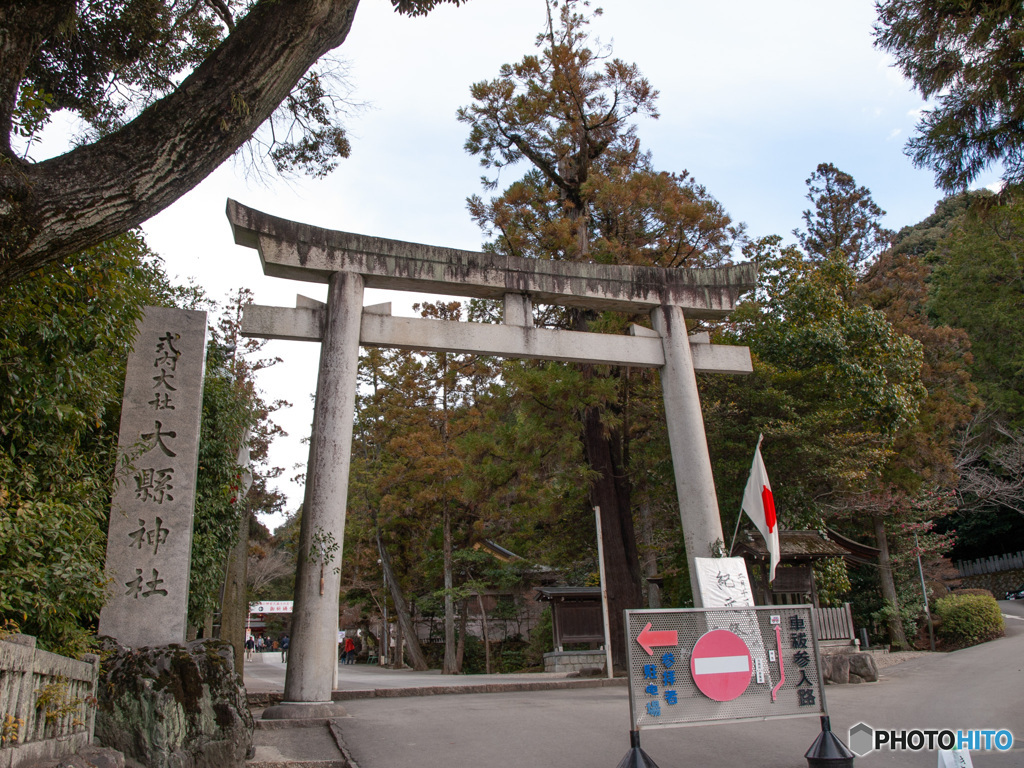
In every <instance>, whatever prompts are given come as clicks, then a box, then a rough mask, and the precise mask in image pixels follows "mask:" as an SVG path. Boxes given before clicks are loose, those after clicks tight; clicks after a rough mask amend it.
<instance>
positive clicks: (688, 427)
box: [651, 306, 725, 608]
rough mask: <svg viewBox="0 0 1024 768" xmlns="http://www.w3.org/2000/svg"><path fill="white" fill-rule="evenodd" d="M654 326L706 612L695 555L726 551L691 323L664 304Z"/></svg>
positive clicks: (696, 602)
mask: <svg viewBox="0 0 1024 768" xmlns="http://www.w3.org/2000/svg"><path fill="white" fill-rule="evenodd" d="M651 324H652V325H653V326H654V329H655V330H656V331H657V332H658V333H659V334H660V336H661V342H662V346H663V347H664V349H665V365H664V366H663V367H662V368H661V390H662V396H663V397H664V400H665V420H666V422H667V426H668V442H669V447H670V448H671V450H672V468H673V470H674V473H675V478H676V495H677V497H678V499H679V517H680V519H681V520H682V524H683V539H684V541H685V542H686V562H687V564H688V565H689V568H690V587H691V588H692V590H693V606H694V607H695V608H703V607H704V605H703V601H702V600H701V597H700V588H699V585H698V583H697V567H696V564H695V563H694V558H695V557H716V556H718V554H719V552H716V551H715V549H716V547H718V546H721V547H724V546H725V541H724V539H723V535H722V518H721V517H720V516H719V514H718V494H717V493H716V492H715V479H714V476H713V475H712V472H711V456H710V455H709V454H708V440H707V435H706V434H705V432H704V415H703V414H702V413H701V410H700V396H699V395H698V393H697V376H696V373H695V372H694V368H693V358H692V356H691V354H690V340H689V338H688V336H687V333H686V321H685V318H684V317H683V310H682V309H681V308H680V307H674V306H662V307H657V308H655V309H653V310H652V311H651Z"/></svg>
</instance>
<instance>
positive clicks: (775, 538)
mask: <svg viewBox="0 0 1024 768" xmlns="http://www.w3.org/2000/svg"><path fill="white" fill-rule="evenodd" d="M763 438H764V436H763V435H759V436H758V438H757V448H756V449H755V450H754V463H753V464H752V465H751V467H750V479H749V480H747V487H746V489H745V490H744V491H743V507H742V511H743V512H746V513H747V517H749V518H750V519H751V520H752V521H753V522H754V525H755V526H757V530H759V531H760V532H761V535H762V536H763V537H764V543H765V544H766V545H767V546H768V554H769V557H770V558H771V567H770V568H769V572H768V581H769V582H771V581H775V566H777V565H778V564H779V525H778V520H776V518H775V500H774V498H773V497H772V486H771V483H769V482H768V473H767V472H766V471H765V468H764V461H763V460H762V459H761V440H762V439H763Z"/></svg>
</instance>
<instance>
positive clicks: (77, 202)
mask: <svg viewBox="0 0 1024 768" xmlns="http://www.w3.org/2000/svg"><path fill="white" fill-rule="evenodd" d="M68 4H69V3H66V2H65V3H57V2H51V3H49V4H47V6H48V7H52V8H54V9H57V10H61V9H63V8H64V7H65V6H66V5H68ZM358 4H359V0H292V2H289V3H288V4H287V6H285V5H284V4H281V3H278V2H275V0H260V2H257V3H256V4H255V5H254V6H253V7H252V9H251V10H250V12H249V13H248V14H247V15H246V16H245V17H244V18H243V19H241V21H240V22H239V23H238V26H237V27H236V29H235V31H234V32H233V33H231V34H230V35H228V37H227V38H226V39H225V40H224V41H223V42H222V43H221V45H220V46H219V47H218V48H217V49H216V50H215V51H214V52H213V53H212V54H211V55H210V56H209V57H208V58H207V59H206V60H205V61H203V63H202V64H200V65H199V66H198V67H197V68H196V70H195V71H194V72H193V73H192V74H191V75H190V76H189V77H188V78H187V79H186V80H185V81H184V82H183V83H182V84H181V86H180V87H179V88H177V89H176V90H175V91H174V92H173V93H171V94H169V95H168V96H166V97H165V98H163V99H161V100H160V101H158V102H156V103H154V104H153V105H151V106H150V107H148V108H147V109H145V110H144V111H143V112H142V113H141V114H140V115H139V116H138V117H137V118H136V119H135V120H133V121H132V122H130V123H128V124H127V125H125V126H124V127H123V128H121V129H120V130H118V131H115V132H113V133H111V134H109V135H107V136H105V137H103V138H102V139H100V140H98V141H96V142H95V143H93V144H88V145H84V146H81V147H78V148H77V149H74V150H72V151H71V152H68V153H67V154H65V155H62V156H60V157H57V158H53V159H50V160H45V161H43V162H40V163H36V164H24V165H19V164H18V163H15V162H14V161H13V160H11V159H10V156H9V154H8V157H7V158H0V286H2V285H5V284H10V283H11V282H13V281H15V280H17V279H18V278H20V277H22V276H24V275H26V274H28V273H29V272H31V271H32V270H34V269H37V268H38V267H40V266H43V265H44V264H47V263H49V262H52V261H56V260H58V259H61V258H63V257H65V256H68V255H70V254H73V253H76V252H78V251H80V250H82V249H84V248H86V247H88V246H90V245H93V244H95V243H98V242H102V241H103V240H105V239H107V238H109V237H112V236H114V235H116V234H118V233H121V232H124V231H126V230H127V229H130V228H132V227H134V226H137V225H139V224H141V223H142V222H143V221H145V220H146V219H148V218H150V217H151V216H153V215H155V214H156V213H158V212H160V211H161V210H163V209H164V208H166V207H167V206H168V205H170V204H171V203H172V202H174V201H175V200H177V199H178V198H179V197H181V196H182V195H183V194H185V193H186V192H188V191H189V190H191V189H192V188H193V187H195V186H196V185H197V184H198V183H199V182H200V181H202V180H203V179H204V178H205V177H206V176H207V175H209V174H210V173H211V172H212V171H213V170H214V169H215V168H217V166H219V165H220V164H221V163H222V162H223V161H224V160H226V159H227V158H228V157H230V156H231V155H232V154H233V153H234V152H235V151H236V150H237V149H238V148H239V147H240V146H241V145H242V144H243V143H244V142H245V141H246V140H247V139H248V138H249V137H250V136H251V135H252V134H253V132H255V131H256V129H257V128H259V126H260V125H262V124H263V122H264V121H265V120H266V119H267V118H268V117H269V116H270V115H271V113H273V111H274V109H276V108H277V106H278V105H279V104H280V103H281V102H282V101H283V100H284V99H285V97H287V96H288V94H289V93H290V92H291V90H292V89H293V88H294V87H295V85H296V83H298V81H299V79H300V78H301V77H302V76H303V75H304V74H305V73H306V71H307V70H308V69H309V68H310V66H312V65H313V63H315V62H316V61H317V59H319V58H320V57H321V56H322V55H324V54H325V53H326V52H327V51H329V50H331V49H333V48H336V47H337V46H339V45H341V44H342V42H344V40H345V38H346V36H347V35H348V32H349V29H350V28H351V25H352V20H353V17H354V14H355V10H356V7H357V6H358ZM30 5H31V4H30ZM54 14H56V10H55V11H54ZM10 16H11V14H10V12H9V11H0V32H3V31H5V30H4V28H5V27H6V30H8V31H9V30H11V28H12V25H14V24H16V22H14V21H13V20H12V19H11V18H10ZM37 34H38V32H37ZM0 37H2V35H0ZM3 55H4V53H3V51H2V50H0V64H3V63H5V62H4V60H3V58H2V57H3ZM12 55H13V54H12ZM22 55H24V54H22ZM0 69H3V68H2V67H0ZM3 87H4V83H3V82H2V78H0V97H3V98H9V94H4V93H3V92H2V89H3ZM2 106H4V105H2V104H0V107H2ZM8 114H10V112H9V111H8ZM5 138H6V134H5Z"/></svg>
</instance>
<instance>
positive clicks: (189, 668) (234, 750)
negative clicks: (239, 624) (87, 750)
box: [96, 640, 253, 768]
mask: <svg viewBox="0 0 1024 768" xmlns="http://www.w3.org/2000/svg"><path fill="white" fill-rule="evenodd" d="M106 650H107V651H108V654H107V655H106V657H105V660H104V662H103V666H102V670H101V674H100V683H99V704H98V707H97V714H96V738H97V739H98V740H99V741H100V743H102V744H104V745H106V746H108V747H111V748H113V749H117V750H119V751H121V752H123V753H124V754H125V756H126V757H128V758H129V759H130V760H134V761H135V762H137V763H140V764H142V765H144V766H146V768H226V767H227V766H237V765H242V764H243V763H244V762H245V760H246V758H247V757H248V756H249V755H250V754H251V749H252V733H253V719H252V714H251V713H250V712H249V707H248V704H247V702H246V696H245V687H244V686H243V684H242V679H241V677H240V676H239V675H237V674H236V673H235V667H234V654H233V651H232V648H231V645H230V644H228V643H224V642H221V641H219V640H197V641H195V642H192V643H189V644H188V645H167V646H153V647H148V648H136V649H134V650H133V649H131V648H126V647H124V646H121V645H118V644H116V643H113V642H112V641H109V640H108V641H107V648H106Z"/></svg>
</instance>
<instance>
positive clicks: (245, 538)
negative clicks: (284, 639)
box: [220, 509, 249, 671]
mask: <svg viewBox="0 0 1024 768" xmlns="http://www.w3.org/2000/svg"><path fill="white" fill-rule="evenodd" d="M248 564H249V511H248V509H247V510H246V511H245V513H244V514H243V515H242V519H241V521H239V523H238V541H236V542H235V546H233V547H232V548H231V552H230V553H228V567H227V574H226V575H225V577H224V594H223V596H222V597H221V601H220V639H221V640H226V641H227V642H229V643H231V647H232V648H233V649H234V651H235V669H236V670H239V671H240V670H241V669H242V665H243V662H244V660H245V624H246V619H247V618H248V616H249V601H248V595H247V589H246V581H247V579H246V569H247V567H248Z"/></svg>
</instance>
